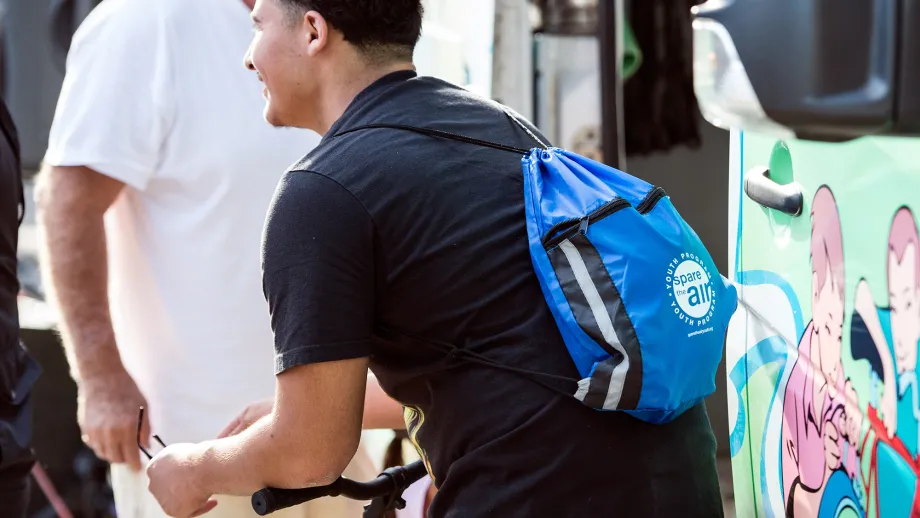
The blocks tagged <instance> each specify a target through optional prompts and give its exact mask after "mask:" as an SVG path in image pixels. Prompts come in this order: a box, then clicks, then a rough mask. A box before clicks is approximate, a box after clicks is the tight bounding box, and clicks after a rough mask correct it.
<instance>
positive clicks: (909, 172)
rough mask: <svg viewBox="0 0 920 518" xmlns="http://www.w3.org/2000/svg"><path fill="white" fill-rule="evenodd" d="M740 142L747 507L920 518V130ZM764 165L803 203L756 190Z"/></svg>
mask: <svg viewBox="0 0 920 518" xmlns="http://www.w3.org/2000/svg"><path fill="white" fill-rule="evenodd" d="M733 143H734V144H733V145H735V146H736V149H734V150H733V151H734V152H733V160H734V161H735V163H734V164H733V165H734V167H733V173H732V174H733V178H732V182H733V194H732V195H733V197H737V198H736V200H734V203H735V204H736V206H735V207H733V210H732V213H733V214H734V215H735V217H736V219H737V221H734V222H733V225H736V228H734V232H735V233H736V236H735V237H736V238H737V244H736V247H735V248H734V252H733V253H734V258H733V261H734V271H733V272H732V275H733V276H734V278H735V281H736V282H737V283H738V284H739V285H740V286H741V289H740V291H741V296H742V298H743V300H744V301H745V306H744V307H742V308H741V309H739V311H738V313H737V314H736V315H735V317H734V319H733V321H732V327H731V329H730V331H729V343H728V351H727V360H728V377H729V391H730V393H732V394H731V397H730V402H729V410H730V414H731V417H730V419H731V421H732V422H731V423H730V426H731V450H732V456H733V459H732V461H733V473H734V478H735V494H736V505H737V514H738V516H745V517H748V516H751V517H753V516H766V517H781V516H792V517H795V518H825V517H832V518H843V517H846V518H851V517H852V518H861V517H873V518H878V517H880V518H907V517H920V495H918V473H920V458H918V450H920V442H918V441H920V435H918V421H920V386H918V380H917V374H916V370H917V345H918V341H920V237H918V230H917V229H918V225H917V216H918V215H920V214H918V211H920V140H911V139H895V138H864V139H859V140H856V141H852V142H847V143H834V144H829V143H815V142H803V141H790V142H777V141H775V140H774V139H770V138H766V137H761V136H757V135H752V134H735V135H733ZM758 166H766V167H769V169H770V176H771V178H773V179H775V180H776V181H777V182H779V183H792V182H795V184H797V185H798V186H800V187H801V189H802V192H803V194H804V208H803V211H802V214H801V215H800V216H798V217H791V216H787V215H785V214H782V213H779V212H777V211H774V210H771V209H767V208H764V207H762V206H761V205H759V204H757V203H755V202H754V201H752V200H751V199H749V198H747V197H746V196H745V195H744V193H743V190H742V188H741V178H740V173H741V172H743V171H747V170H751V169H754V168H756V167H758Z"/></svg>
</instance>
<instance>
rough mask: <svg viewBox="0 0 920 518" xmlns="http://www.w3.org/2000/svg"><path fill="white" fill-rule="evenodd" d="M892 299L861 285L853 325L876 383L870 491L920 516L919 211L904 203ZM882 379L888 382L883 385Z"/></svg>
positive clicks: (867, 451)
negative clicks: (881, 301) (883, 301)
mask: <svg viewBox="0 0 920 518" xmlns="http://www.w3.org/2000/svg"><path fill="white" fill-rule="evenodd" d="M887 271H888V286H887V290H886V291H887V292H888V307H879V306H877V305H876V303H875V301H874V299H873V296H872V292H871V290H870V288H869V284H868V282H867V281H866V280H861V281H860V282H859V285H858V286H857V289H856V302H855V309H856V313H855V314H854V315H853V326H852V331H851V333H850V341H851V346H852V354H853V358H854V359H856V360H868V361H869V365H870V366H871V375H870V377H871V379H872V381H873V383H872V388H874V389H876V390H874V391H873V393H872V394H870V397H869V404H868V410H867V415H868V418H869V423H870V426H869V432H870V433H869V436H870V437H871V438H872V439H873V440H867V441H864V443H865V445H866V446H865V447H864V451H863V453H861V455H863V456H867V455H868V456H871V457H867V458H871V462H870V475H869V477H868V478H869V480H868V482H869V484H868V485H869V496H870V500H871V501H873V502H874V503H875V505H876V507H877V508H878V509H879V514H880V516H883V517H885V518H887V517H893V518H900V517H906V516H920V497H918V494H920V491H918V490H917V480H920V456H918V450H920V388H918V382H917V344H918V342H920V236H918V232H917V223H916V221H915V220H914V215H913V213H912V212H911V210H910V209H909V208H907V207H902V208H900V209H899V210H898V211H897V212H896V213H895V216H894V219H893V220H892V223H891V230H890V231H889V235H888V254H887ZM879 385H881V389H880V390H879V389H878V387H879Z"/></svg>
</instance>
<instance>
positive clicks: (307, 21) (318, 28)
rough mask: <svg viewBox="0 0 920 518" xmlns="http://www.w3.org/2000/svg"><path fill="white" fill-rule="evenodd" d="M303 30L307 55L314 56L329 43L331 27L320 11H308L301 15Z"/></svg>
mask: <svg viewBox="0 0 920 518" xmlns="http://www.w3.org/2000/svg"><path fill="white" fill-rule="evenodd" d="M303 30H304V36H305V37H306V38H307V55H309V56H315V55H316V54H318V53H319V52H320V51H321V50H323V49H324V48H325V47H326V45H327V44H328V43H329V38H330V36H331V28H330V27H329V24H328V23H327V22H326V18H324V17H323V15H321V14H320V13H318V12H316V11H308V12H307V13H306V14H305V15H304V16H303Z"/></svg>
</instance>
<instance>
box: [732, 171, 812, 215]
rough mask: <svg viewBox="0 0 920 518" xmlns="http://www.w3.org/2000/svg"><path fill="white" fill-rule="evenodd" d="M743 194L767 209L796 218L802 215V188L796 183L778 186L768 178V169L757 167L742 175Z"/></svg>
mask: <svg viewBox="0 0 920 518" xmlns="http://www.w3.org/2000/svg"><path fill="white" fill-rule="evenodd" d="M744 193H745V194H747V196H748V198H750V199H752V200H754V201H755V202H757V203H759V204H760V205H763V206H764V207H766V208H768V209H773V210H778V211H780V212H782V213H783V214H788V215H789V216H792V217H796V216H800V215H801V214H802V204H803V200H804V197H803V196H802V188H801V187H800V186H799V185H798V184H797V183H794V182H793V183H789V184H786V185H783V184H778V183H776V182H775V181H773V179H771V178H770V169H769V168H767V167H758V168H756V169H752V170H750V171H748V173H747V174H745V175H744Z"/></svg>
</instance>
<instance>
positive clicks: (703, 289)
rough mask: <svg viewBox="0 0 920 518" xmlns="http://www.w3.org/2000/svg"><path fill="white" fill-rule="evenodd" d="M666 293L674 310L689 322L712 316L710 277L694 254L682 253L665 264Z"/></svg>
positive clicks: (703, 322) (706, 319) (698, 321)
mask: <svg viewBox="0 0 920 518" xmlns="http://www.w3.org/2000/svg"><path fill="white" fill-rule="evenodd" d="M667 282H668V295H669V296H670V297H671V298H672V301H671V306H672V307H673V308H674V313H675V314H676V315H677V316H679V317H680V318H681V319H682V320H685V321H687V323H688V324H690V325H704V324H707V323H708V322H709V320H710V318H712V313H713V309H714V308H713V306H714V301H713V296H714V295H715V290H713V288H712V278H711V277H710V275H709V270H708V269H707V268H706V266H705V265H704V264H703V261H702V260H701V259H700V258H699V257H697V256H695V255H693V254H681V255H680V257H676V258H674V260H673V261H671V264H670V265H668V275H667Z"/></svg>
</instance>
